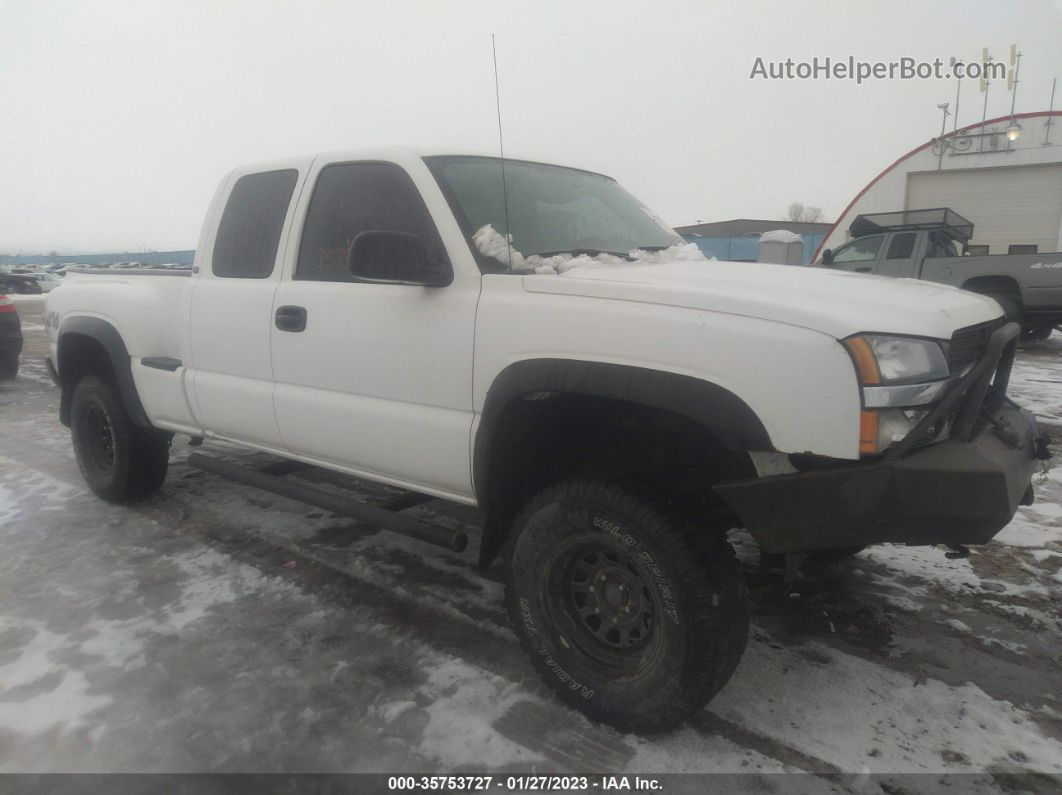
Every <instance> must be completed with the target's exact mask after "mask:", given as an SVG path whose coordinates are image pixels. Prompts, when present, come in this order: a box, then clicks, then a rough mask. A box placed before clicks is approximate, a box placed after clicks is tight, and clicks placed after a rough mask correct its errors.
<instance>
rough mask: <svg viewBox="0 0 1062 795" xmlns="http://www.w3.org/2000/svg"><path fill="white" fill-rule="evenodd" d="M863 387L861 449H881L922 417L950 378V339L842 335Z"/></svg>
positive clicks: (866, 451)
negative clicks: (947, 341)
mask: <svg viewBox="0 0 1062 795" xmlns="http://www.w3.org/2000/svg"><path fill="white" fill-rule="evenodd" d="M843 344H844V346H845V348H847V350H848V354H849V356H851V357H852V363H853V364H854V365H855V368H856V374H857V375H858V377H859V383H860V386H861V387H862V390H863V411H862V413H861V416H860V423H859V452H860V453H861V454H864V455H873V454H876V453H880V452H881V451H883V450H885V449H886V448H888V447H889V446H890V445H892V444H895V443H896V442H899V441H902V440H903V439H904V437H906V436H907V434H908V433H910V432H911V430H912V429H913V428H914V427H915V426H916V425H917V424H918V423H919V421H921V419H922V417H924V416H925V415H926V413H927V411H928V409H919V408H918V407H922V406H927V405H929V404H931V403H934V402H936V401H937V400H938V399H939V398H940V397H941V396H942V395H943V393H944V390H945V389H946V388H947V386H948V384H949V383H950V381H949V378H950V376H951V371H950V369H949V367H948V357H947V354H946V349H945V348H944V346H945V345H947V343H941V342H937V341H935V340H926V339H916V338H914V337H890V336H885V335H882V334H862V335H859V336H855V337H849V338H848V339H846V340H843Z"/></svg>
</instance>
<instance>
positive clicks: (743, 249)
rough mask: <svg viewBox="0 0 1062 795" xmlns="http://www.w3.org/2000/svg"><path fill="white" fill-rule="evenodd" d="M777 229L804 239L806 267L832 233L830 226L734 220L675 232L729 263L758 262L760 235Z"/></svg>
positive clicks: (688, 227) (705, 252) (801, 222)
mask: <svg viewBox="0 0 1062 795" xmlns="http://www.w3.org/2000/svg"><path fill="white" fill-rule="evenodd" d="M776 229H787V230H789V231H790V232H794V233H796V234H798V235H800V236H801V237H802V238H803V240H804V257H803V263H804V264H805V265H806V264H807V263H809V262H811V256H812V254H813V253H814V252H815V249H816V248H817V247H818V245H819V243H821V242H822V239H823V238H824V237H825V236H826V232H827V231H829V229H830V224H820V223H808V222H806V221H764V220H759V219H754V218H735V219H733V220H731V221H715V222H713V223H708V224H693V225H691V226H676V227H675V231H676V232H678V233H679V234H680V235H682V236H683V237H684V238H686V240H688V241H690V242H691V243H696V244H697V247H698V248H699V249H700V250H701V251H703V252H704V254H705V256H708V257H715V258H716V259H721V260H728V261H730V262H755V261H756V256H757V254H758V251H759V241H760V235H762V234H763V233H764V232H772V231H774V230H776Z"/></svg>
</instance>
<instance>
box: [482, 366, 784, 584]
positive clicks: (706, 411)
mask: <svg viewBox="0 0 1062 795" xmlns="http://www.w3.org/2000/svg"><path fill="white" fill-rule="evenodd" d="M535 393H561V394H575V395H581V396H587V397H599V398H608V399H614V400H619V401H623V402H625V403H631V404H635V405H643V406H647V407H651V408H656V409H662V410H666V411H670V412H673V413H675V414H678V415H681V416H684V417H686V418H688V419H690V420H693V421H694V422H695V423H697V424H698V425H700V426H702V427H703V428H705V429H706V430H708V431H709V432H710V433H712V434H713V435H714V436H715V437H716V438H717V439H718V440H719V441H720V443H721V444H723V445H724V446H726V447H727V448H728V449H730V450H741V451H744V450H750V451H751V450H756V451H768V452H769V451H773V450H774V446H773V445H772V444H771V439H770V437H769V435H768V434H767V430H766V429H765V428H764V426H763V423H762V422H761V421H760V419H759V417H757V416H756V413H755V412H754V411H753V410H752V409H751V408H750V407H749V405H748V404H747V403H745V401H743V400H742V399H741V398H739V397H738V396H737V395H735V394H734V393H733V392H731V391H729V390H728V389H725V388H723V387H721V386H719V385H718V384H714V383H712V382H710V381H706V380H703V379H699V378H694V377H692V376H688V375H680V374H678V373H671V372H665V371H661V370H651V369H647V368H643V367H634V366H630V365H622V364H613V363H608V362H588V361H581V360H576V359H528V360H524V361H520V362H515V363H514V364H511V365H509V366H508V367H506V368H505V369H504V370H502V371H501V372H500V373H499V374H498V375H497V377H496V378H495V379H494V382H493V383H492V384H491V386H490V389H489V391H488V392H487V397H486V400H485V401H484V405H483V411H482V414H481V416H480V422H479V428H478V431H477V432H476V438H475V442H474V445H473V461H472V482H473V488H474V489H475V493H476V497H477V500H478V501H479V504H480V506H482V507H483V509H484V510H485V514H486V522H485V525H484V530H483V540H482V543H481V546H480V564H481V565H483V566H486V565H488V564H489V562H490V560H491V559H493V557H494V555H495V554H496V553H497V551H498V549H499V548H500V546H501V542H502V540H503V539H504V537H505V534H506V533H507V531H508V528H507V527H505V526H504V525H505V520H504V519H500V520H499V519H498V513H499V512H498V511H495V510H493V506H492V505H491V486H492V484H491V474H492V469H493V463H494V462H493V461H492V458H493V457H494V456H495V455H496V454H497V451H496V450H494V449H493V446H494V441H495V438H496V435H497V431H498V429H499V425H500V422H501V420H502V418H503V416H504V414H505V411H506V409H507V407H508V406H509V405H511V404H512V402H513V401H516V400H519V399H520V398H522V397H524V396H527V395H532V394H535ZM499 525H500V526H499Z"/></svg>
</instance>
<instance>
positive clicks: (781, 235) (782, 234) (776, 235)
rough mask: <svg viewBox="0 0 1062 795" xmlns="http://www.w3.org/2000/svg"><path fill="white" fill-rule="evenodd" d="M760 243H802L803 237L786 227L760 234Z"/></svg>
mask: <svg viewBox="0 0 1062 795" xmlns="http://www.w3.org/2000/svg"><path fill="white" fill-rule="evenodd" d="M760 242H761V243H803V242H804V238H802V237H801V236H800V235H798V234H797V233H796V232H790V231H789V230H788V229H775V230H773V231H771V232H764V233H763V234H762V235H760Z"/></svg>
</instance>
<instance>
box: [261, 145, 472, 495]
mask: <svg viewBox="0 0 1062 795" xmlns="http://www.w3.org/2000/svg"><path fill="white" fill-rule="evenodd" d="M407 169H408V170H407ZM410 170H413V171H416V172H417V173H418V182H419V183H420V184H425V185H428V187H429V188H431V189H433V191H434V192H433V194H432V195H430V196H429V197H428V199H429V201H428V202H426V201H425V198H424V197H422V195H421V193H420V191H419V190H418V188H417V186H416V184H415V183H414V181H413V179H412V178H411V177H410ZM429 183H430V184H429ZM311 184H312V193H311V192H310V187H309V186H310V185H311ZM307 194H308V195H309V198H308V201H307V202H306V210H305V211H304V212H302V211H300V215H301V227H300V235H299V238H298V239H296V238H295V237H294V236H293V238H292V240H291V243H290V245H289V251H288V265H287V267H288V268H289V272H290V278H285V279H284V280H283V281H282V282H281V284H280V287H279V288H278V290H277V293H276V296H275V299H274V306H273V319H272V328H271V339H272V362H273V374H274V378H275V381H276V391H275V393H274V405H275V409H276V416H277V421H278V423H279V429H280V434H281V437H282V438H283V441H284V443H285V445H286V446H287V448H288V449H289V450H290V451H291V452H292V453H293V454H295V455H297V456H299V457H301V458H306V459H308V460H312V461H315V462H320V463H323V464H326V465H329V466H332V467H335V468H340V469H344V470H346V471H349V472H352V473H354V474H363V475H367V476H370V477H373V478H375V479H378V480H384V481H387V482H392V483H395V484H398V485H405V486H410V487H415V488H418V489H419V490H422V491H425V492H428V493H436V494H440V495H442V496H448V497H457V498H462V497H464V498H468V499H471V494H472V486H471V461H470V453H469V435H470V432H471V427H472V419H473V411H472V353H473V339H474V338H473V332H474V328H475V316H476V303H477V301H478V298H479V289H480V278H479V273H478V271H477V272H475V273H472V272H471V271H469V270H468V269H466V268H456V269H454V278H453V281H452V283H450V284H449V285H448V286H446V287H424V286H417V285H411V284H395V283H376V282H364V281H357V280H356V278H355V277H354V276H353V275H352V274H351V272H350V269H349V267H348V265H347V257H348V251H349V249H350V247H351V244H352V243H353V241H354V238H355V237H357V236H358V235H359V234H360V233H362V232H366V231H396V232H404V233H407V234H413V235H416V236H418V237H419V238H420V239H421V241H422V242H423V244H424V248H425V250H426V252H427V254H428V256H429V257H430V258H431V259H432V260H433V261H434V262H440V263H446V264H447V265H448V266H449V267H452V265H450V263H449V255H448V253H447V249H446V247H445V246H444V244H443V239H444V238H443V235H441V234H440V227H441V226H442V227H444V229H443V231H444V233H445V234H446V235H448V237H447V238H446V239H450V240H460V241H462V242H463V237H462V236H461V233H460V230H459V229H458V228H457V224H456V221H454V219H453V215H452V214H451V213H450V212H449V210H448V209H447V207H446V204H445V200H444V199H443V197H442V194H441V192H439V191H438V188H437V186H436V185H435V182H434V180H433V178H432V177H431V175H430V173H429V172H428V170H427V167H426V166H425V165H424V164H423V161H421V160H419V158H418V159H415V160H411V161H410V162H409V163H405V164H404V165H399V164H398V163H395V162H378V161H375V162H368V161H360V162H344V163H331V164H317V165H315V167H314V170H313V171H312V172H311V175H310V178H309V181H308V183H307ZM429 203H430V204H431V206H432V208H433V210H432V211H429ZM465 245H466V246H467V244H465Z"/></svg>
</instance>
